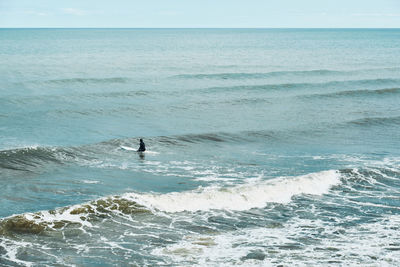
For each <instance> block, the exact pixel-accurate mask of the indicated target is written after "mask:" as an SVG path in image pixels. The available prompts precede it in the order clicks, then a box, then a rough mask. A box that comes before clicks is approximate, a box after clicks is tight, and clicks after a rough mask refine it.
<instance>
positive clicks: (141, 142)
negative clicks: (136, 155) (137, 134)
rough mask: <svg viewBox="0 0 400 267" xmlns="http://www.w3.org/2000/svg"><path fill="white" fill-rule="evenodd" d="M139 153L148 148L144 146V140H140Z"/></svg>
mask: <svg viewBox="0 0 400 267" xmlns="http://www.w3.org/2000/svg"><path fill="white" fill-rule="evenodd" d="M137 151H138V152H144V151H146V146H145V145H144V142H143V139H140V145H139V149H138V150H137Z"/></svg>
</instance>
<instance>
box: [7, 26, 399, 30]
mask: <svg viewBox="0 0 400 267" xmlns="http://www.w3.org/2000/svg"><path fill="white" fill-rule="evenodd" d="M0 29H160V30H161V29H261V30H262V29H280V30H283V29H289V30H290V29H400V27H0Z"/></svg>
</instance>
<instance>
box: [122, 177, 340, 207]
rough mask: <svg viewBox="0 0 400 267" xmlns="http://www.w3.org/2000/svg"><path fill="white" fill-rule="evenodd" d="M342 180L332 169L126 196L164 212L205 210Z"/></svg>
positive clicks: (312, 190)
mask: <svg viewBox="0 0 400 267" xmlns="http://www.w3.org/2000/svg"><path fill="white" fill-rule="evenodd" d="M339 183H340V174H339V172H337V171H334V170H329V171H322V172H318V173H311V174H307V175H303V176H298V177H281V178H277V179H273V180H269V181H264V182H255V183H254V182H253V183H248V184H245V185H240V186H235V187H228V188H223V187H217V186H210V187H206V188H201V187H200V188H199V189H197V190H193V191H187V192H173V193H168V194H138V193H127V194H125V195H124V196H123V197H124V198H127V199H132V200H133V201H135V202H138V203H139V204H141V205H144V206H147V207H150V208H154V209H157V210H160V211H165V212H182V211H192V212H194V211H206V210H212V209H224V210H239V211H240V210H248V209H251V208H262V207H264V206H265V205H266V204H267V203H269V202H275V203H288V202H290V201H291V198H292V197H293V196H295V195H299V194H313V195H322V194H324V193H326V192H328V190H329V189H330V187H331V186H333V185H337V184H339Z"/></svg>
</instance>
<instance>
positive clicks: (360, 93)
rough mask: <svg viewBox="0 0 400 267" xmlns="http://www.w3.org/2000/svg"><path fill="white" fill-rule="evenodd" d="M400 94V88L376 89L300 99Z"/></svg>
mask: <svg viewBox="0 0 400 267" xmlns="http://www.w3.org/2000/svg"><path fill="white" fill-rule="evenodd" d="M398 93H400V88H385V89H376V90H364V89H361V90H347V91H339V92H332V93H326V94H309V95H301V96H300V97H342V96H345V97H347V96H350V97H353V96H370V95H371V96H375V95H393V94H398Z"/></svg>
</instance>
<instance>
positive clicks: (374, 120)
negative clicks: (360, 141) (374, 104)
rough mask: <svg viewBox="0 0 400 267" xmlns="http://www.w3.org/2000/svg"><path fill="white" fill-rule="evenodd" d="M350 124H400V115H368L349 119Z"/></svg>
mask: <svg viewBox="0 0 400 267" xmlns="http://www.w3.org/2000/svg"><path fill="white" fill-rule="evenodd" d="M348 124H350V125H355V126H363V127H368V126H392V125H396V126H398V125H400V116H393V117H367V118H362V119H357V120H352V121H349V122H348Z"/></svg>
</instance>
